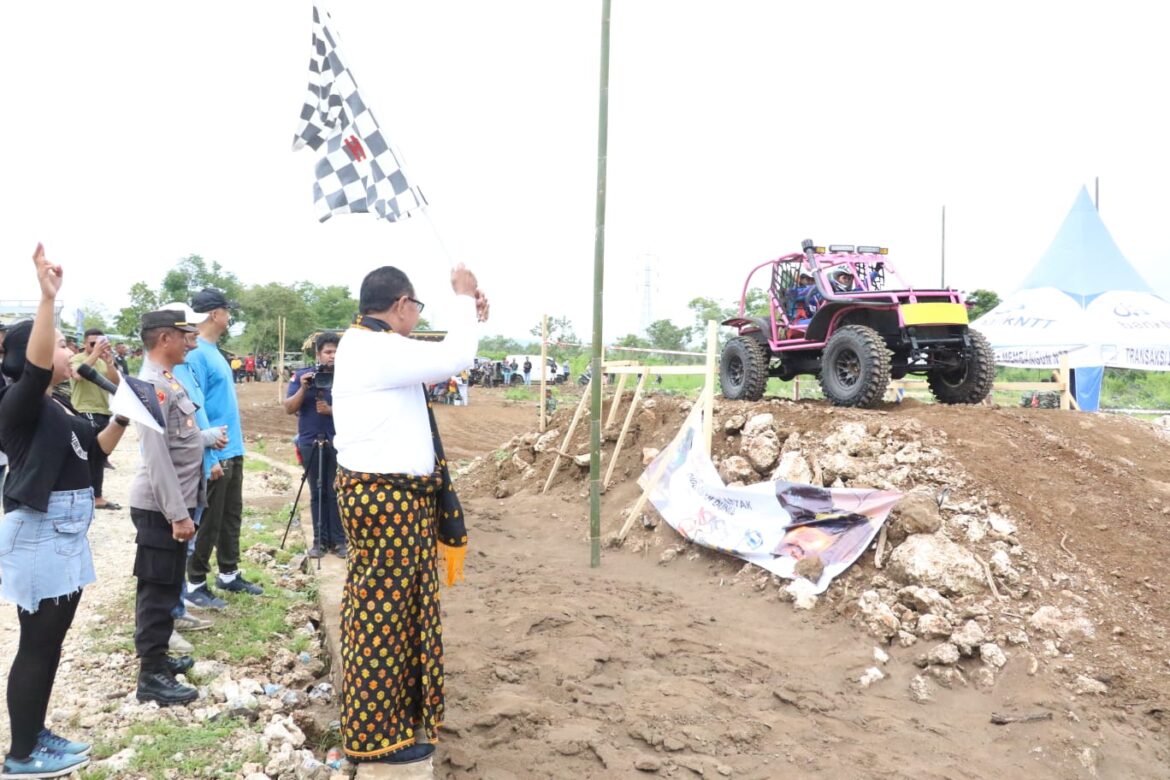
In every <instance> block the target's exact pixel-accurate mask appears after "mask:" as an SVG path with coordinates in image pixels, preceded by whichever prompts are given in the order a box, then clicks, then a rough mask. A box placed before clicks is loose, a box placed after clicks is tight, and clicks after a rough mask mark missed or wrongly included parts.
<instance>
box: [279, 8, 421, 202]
mask: <svg viewBox="0 0 1170 780" xmlns="http://www.w3.org/2000/svg"><path fill="white" fill-rule="evenodd" d="M332 21H333V20H332V19H331V18H330V16H329V13H328V12H327V11H324V10H323V9H321V8H319V7H318V4H314V5H313V54H312V56H311V57H310V58H309V94H308V95H306V96H305V106H304V108H302V109H301V122H300V125H299V126H298V127H297V133H296V137H295V138H294V139H293V151H296V150H298V149H301V148H303V147H304V146H305V145H308V146H309V147H311V148H312V149H314V150H315V151H317V152H318V153H319V154H320V159H319V160H318V161H317V181H316V183H315V184H314V185H313V202H314V203H316V205H317V212H318V214H319V215H320V219H321V221H322V222H324V221H325V220H327V219H329V217H331V216H333V215H334V214H348V213H359V212H371V211H372V212H375V213H376V214H377V215H378V216H379V217H382V218H383V219H386V220H388V221H390V222H395V221H397V220H398V219H400V218H402V217H409V216H410V213H411V212H412V211H414V210H416V209H420V208H422V207H423V206H425V205H426V203H427V201H426V198H424V197H423V194H422V190H420V189H419V188H418V187H417V186H411V185H410V183H409V182H408V181H407V179H406V174H405V173H404V172H403V170H402V166H401V164H400V163H399V162H398V156H397V155H396V154H395V153H394V150H393V149H391V148H390V144H389V143H387V141H386V139H385V137H384V136H383V135H382V131H381V129H380V128H379V127H378V122H377V120H375V119H374V115H373V113H371V111H370V109H369V107H368V106H366V104H365V102H364V101H363V100H362V98H361V95H360V94H358V86H357V81H356V80H354V77H353V73H352V72H350V70H349V68H347V67H346V66H345V63H344V62H343V61H342V58H341V49H340V46H339V43H338V39H337V31H336V30H334V29H332Z"/></svg>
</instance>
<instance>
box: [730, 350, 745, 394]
mask: <svg viewBox="0 0 1170 780" xmlns="http://www.w3.org/2000/svg"><path fill="white" fill-rule="evenodd" d="M727 378H728V379H730V380H731V384H733V385H734V386H736V387H739V386H740V385H742V384H743V361H742V360H740V359H739V358H738V357H732V358H731V360H728V361H727Z"/></svg>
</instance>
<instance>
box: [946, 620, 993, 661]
mask: <svg viewBox="0 0 1170 780" xmlns="http://www.w3.org/2000/svg"><path fill="white" fill-rule="evenodd" d="M986 641H987V634H985V633H984V632H983V626H981V625H979V624H978V623H976V622H975V621H974V620H968V621H967V622H966V623H964V624H963V626H962V627H961V628H960V629H959V630H958V631H955V632H954V633H952V634H951V643H952V644H953V645H954V646H955V647H957V648H959V652H960V653H962V654H963V655H971V654H973V653H974V652H975V648H977V647H979V645H981V644H983V643H984V642H986Z"/></svg>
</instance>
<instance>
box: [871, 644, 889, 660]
mask: <svg viewBox="0 0 1170 780" xmlns="http://www.w3.org/2000/svg"><path fill="white" fill-rule="evenodd" d="M873 660H875V661H877V662H878V663H879V664H887V663H889V662H890V654H889V653H887V652H886V651H885V650H882V649H881V648H880V647H875V648H874V649H873Z"/></svg>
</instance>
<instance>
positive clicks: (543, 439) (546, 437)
mask: <svg viewBox="0 0 1170 780" xmlns="http://www.w3.org/2000/svg"><path fill="white" fill-rule="evenodd" d="M560 435H561V432H560V431H558V430H556V429H555V428H554V429H553V430H551V431H545V432H544V433H542V434H541V435H540V438H539V439H537V440H536V443H535V444H533V445H532V449H533V450H535V451H536V452H544V451H545V450H548V449H555V448H556V446H557V439H559V438H560Z"/></svg>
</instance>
